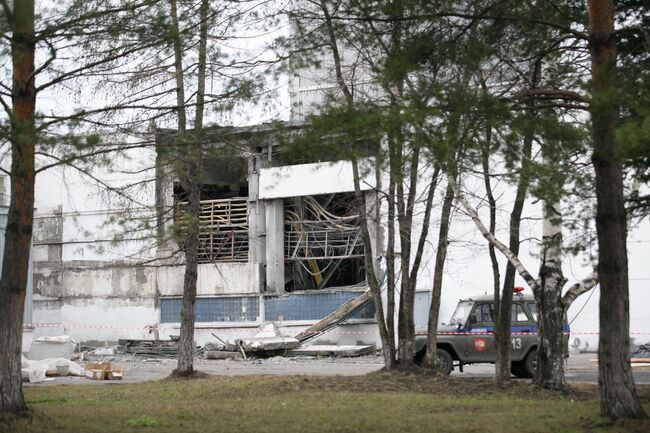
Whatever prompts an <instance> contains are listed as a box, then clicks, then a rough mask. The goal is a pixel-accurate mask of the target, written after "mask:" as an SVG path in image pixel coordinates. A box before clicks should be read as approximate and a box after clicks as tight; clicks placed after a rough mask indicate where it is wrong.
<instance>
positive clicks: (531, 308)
mask: <svg viewBox="0 0 650 433" xmlns="http://www.w3.org/2000/svg"><path fill="white" fill-rule="evenodd" d="M526 305H527V306H528V311H530V314H531V315H532V316H533V320H535V321H537V304H536V303H534V302H526Z"/></svg>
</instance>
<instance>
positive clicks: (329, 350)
mask: <svg viewBox="0 0 650 433" xmlns="http://www.w3.org/2000/svg"><path fill="white" fill-rule="evenodd" d="M374 351H375V346H374V345H370V346H335V345H313V346H302V347H299V348H296V349H292V350H289V351H288V352H287V356H332V357H341V358H343V357H354V356H363V355H369V354H371V353H372V352H374Z"/></svg>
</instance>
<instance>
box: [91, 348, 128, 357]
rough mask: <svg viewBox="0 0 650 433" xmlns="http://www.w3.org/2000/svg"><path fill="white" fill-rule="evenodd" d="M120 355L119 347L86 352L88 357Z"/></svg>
mask: <svg viewBox="0 0 650 433" xmlns="http://www.w3.org/2000/svg"><path fill="white" fill-rule="evenodd" d="M118 353H120V349H119V347H118V346H106V347H98V348H97V349H94V350H91V351H89V352H86V355H99V356H106V355H117V354H118Z"/></svg>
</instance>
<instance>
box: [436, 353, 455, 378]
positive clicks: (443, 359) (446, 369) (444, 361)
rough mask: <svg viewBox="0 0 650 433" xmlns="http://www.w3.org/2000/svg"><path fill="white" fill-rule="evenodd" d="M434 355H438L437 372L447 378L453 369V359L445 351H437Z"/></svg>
mask: <svg viewBox="0 0 650 433" xmlns="http://www.w3.org/2000/svg"><path fill="white" fill-rule="evenodd" d="M436 355H438V359H437V361H438V370H440V372H441V373H442V374H444V375H445V376H449V375H450V374H451V371H452V370H453V369H454V359H453V358H452V357H451V355H450V354H449V352H447V351H446V350H445V349H438V350H437V351H436Z"/></svg>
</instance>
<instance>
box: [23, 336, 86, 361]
mask: <svg viewBox="0 0 650 433" xmlns="http://www.w3.org/2000/svg"><path fill="white" fill-rule="evenodd" d="M75 347H76V343H75V342H74V340H72V338H71V337H70V336H69V335H57V336H54V337H39V338H37V339H35V340H34V341H33V342H32V345H31V347H30V348H29V353H28V354H27V358H28V359H29V360H32V361H39V360H43V359H52V358H65V359H68V360H69V359H70V358H72V355H73V354H74V349H75Z"/></svg>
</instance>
